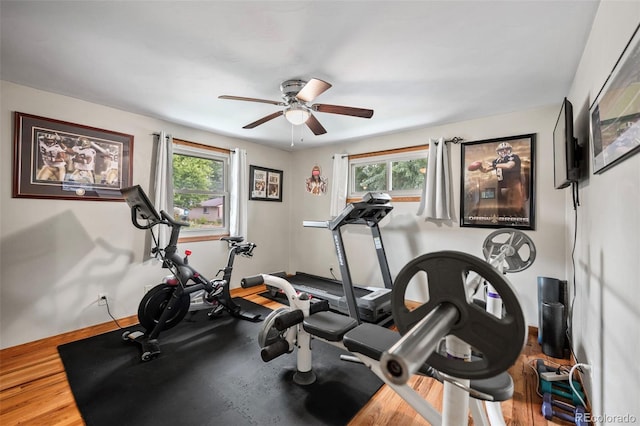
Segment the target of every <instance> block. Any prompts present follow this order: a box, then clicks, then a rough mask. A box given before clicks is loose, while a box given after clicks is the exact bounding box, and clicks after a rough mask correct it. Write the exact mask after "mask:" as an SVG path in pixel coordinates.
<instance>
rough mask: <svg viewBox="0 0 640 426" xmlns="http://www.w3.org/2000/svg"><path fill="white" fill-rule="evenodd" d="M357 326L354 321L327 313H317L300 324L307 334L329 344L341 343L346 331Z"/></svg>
mask: <svg viewBox="0 0 640 426" xmlns="http://www.w3.org/2000/svg"><path fill="white" fill-rule="evenodd" d="M357 326H358V321H356V320H355V319H353V318H351V317H347V316H345V315H340V314H336V313H335V312H329V311H322V312H317V313H315V314H313V315H310V316H308V317H307V318H305V319H304V321H303V322H302V327H303V328H304V330H305V331H306V332H307V333H309V334H311V335H313V336H318V337H320V338H322V339H325V340H328V341H330V342H339V341H341V340H342V338H343V337H344V335H345V333H346V332H347V331H349V330H351V329H353V328H356V327H357Z"/></svg>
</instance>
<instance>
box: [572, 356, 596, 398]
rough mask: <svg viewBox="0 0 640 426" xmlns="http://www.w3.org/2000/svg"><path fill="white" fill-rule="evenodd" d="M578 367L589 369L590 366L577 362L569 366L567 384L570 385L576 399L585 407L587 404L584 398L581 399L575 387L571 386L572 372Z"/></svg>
mask: <svg viewBox="0 0 640 426" xmlns="http://www.w3.org/2000/svg"><path fill="white" fill-rule="evenodd" d="M578 368H584V369H585V370H588V371H590V370H591V366H590V365H589V364H582V363H577V364H575V365H574V366H573V367H571V370H570V371H569V386H571V390H572V391H573V393H574V394H575V395H576V396H577V397H578V399H579V400H580V402H581V403H582V406H583V407H586V406H587V404H586V403H585V402H584V399H582V397H581V396H580V393H578V391H577V390H576V388H575V387H574V386H573V372H574V371H576V370H577V369H578Z"/></svg>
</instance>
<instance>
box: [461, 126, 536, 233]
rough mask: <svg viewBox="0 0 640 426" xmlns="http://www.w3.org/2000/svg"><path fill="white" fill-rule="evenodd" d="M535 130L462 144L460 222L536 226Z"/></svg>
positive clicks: (495, 225)
mask: <svg viewBox="0 0 640 426" xmlns="http://www.w3.org/2000/svg"><path fill="white" fill-rule="evenodd" d="M535 140H536V135H535V134H529V135H520V136H510V137H506V138H498V139H488V140H482V141H478V142H468V143H463V144H462V155H461V159H462V164H461V169H460V170H461V177H462V182H461V185H460V187H461V193H460V226H470V227H478V228H509V227H511V228H516V229H535V204H534V199H535V197H534V171H535V167H534V153H535Z"/></svg>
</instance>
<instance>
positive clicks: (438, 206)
mask: <svg viewBox="0 0 640 426" xmlns="http://www.w3.org/2000/svg"><path fill="white" fill-rule="evenodd" d="M428 155H429V159H428V161H427V173H426V174H425V181H424V187H423V189H422V197H421V199H420V206H419V207H418V213H417V214H418V215H421V214H422V213H424V212H426V214H425V217H426V218H427V219H437V220H450V219H451V214H450V211H449V209H450V183H449V155H448V153H447V144H446V142H445V141H444V138H440V139H432V138H431V139H430V140H429V154H428Z"/></svg>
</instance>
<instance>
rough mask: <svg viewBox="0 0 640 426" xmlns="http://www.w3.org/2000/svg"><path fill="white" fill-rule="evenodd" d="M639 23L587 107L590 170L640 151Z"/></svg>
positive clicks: (600, 169)
mask: <svg viewBox="0 0 640 426" xmlns="http://www.w3.org/2000/svg"><path fill="white" fill-rule="evenodd" d="M639 69H640V26H638V27H637V28H636V31H635V33H634V35H633V36H632V37H631V40H630V41H629V44H628V45H627V47H626V48H625V50H624V51H623V52H622V55H621V56H620V58H619V59H618V62H617V63H616V65H615V66H614V67H613V71H612V72H611V74H610V75H609V77H608V78H607V81H606V82H605V84H604V87H602V89H601V90H600V93H599V94H598V96H597V97H596V100H595V102H594V103H593V105H592V106H591V109H590V118H591V141H592V145H593V172H594V173H596V174H598V173H602V172H604V171H605V170H607V169H609V168H610V167H613V166H614V165H616V164H618V163H619V162H621V161H623V160H625V159H627V158H629V157H631V156H632V155H634V154H636V153H638V152H640V72H638V70H639Z"/></svg>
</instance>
